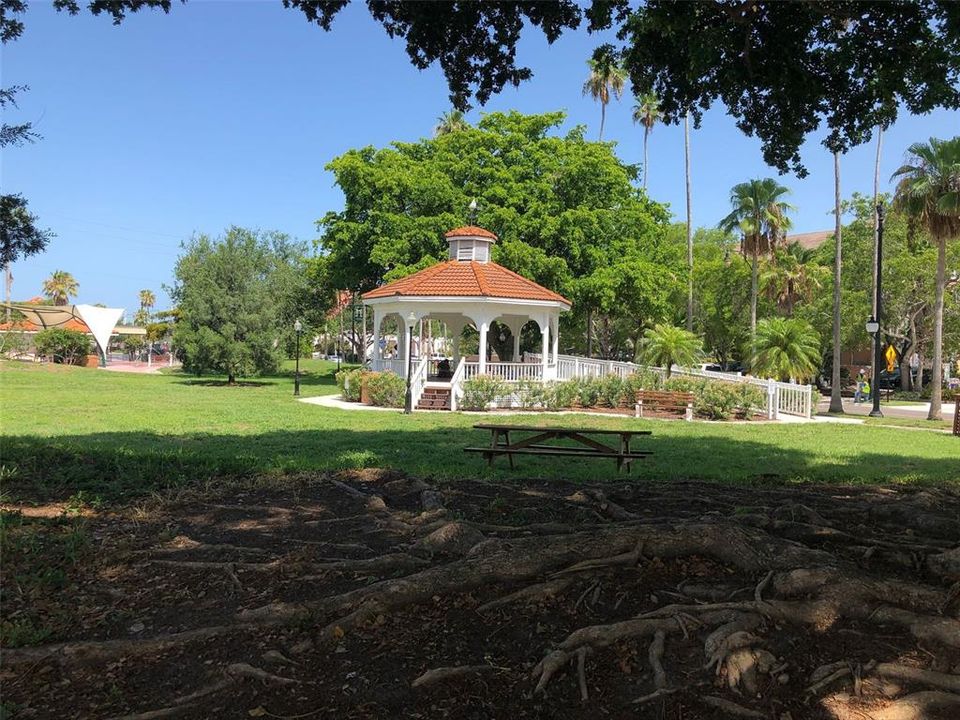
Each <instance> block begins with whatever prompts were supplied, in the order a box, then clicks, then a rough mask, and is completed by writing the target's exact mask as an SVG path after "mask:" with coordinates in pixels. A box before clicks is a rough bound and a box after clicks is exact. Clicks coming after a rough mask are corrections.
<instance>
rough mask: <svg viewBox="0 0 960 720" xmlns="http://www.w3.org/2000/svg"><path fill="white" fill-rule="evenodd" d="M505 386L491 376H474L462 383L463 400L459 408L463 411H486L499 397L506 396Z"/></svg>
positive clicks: (501, 381) (506, 388)
mask: <svg viewBox="0 0 960 720" xmlns="http://www.w3.org/2000/svg"><path fill="white" fill-rule="evenodd" d="M507 391H508V387H507V384H506V383H505V382H504V381H503V380H501V379H500V378H497V377H493V376H491V375H476V376H474V377H472V378H470V379H469V380H467V381H465V382H464V383H463V398H462V399H461V400H460V406H461V407H462V408H463V409H464V410H486V409H487V407H488V406H489V405H490V404H491V403H492V402H493V401H494V400H496V399H497V398H498V397H500V396H501V395H505V394H507Z"/></svg>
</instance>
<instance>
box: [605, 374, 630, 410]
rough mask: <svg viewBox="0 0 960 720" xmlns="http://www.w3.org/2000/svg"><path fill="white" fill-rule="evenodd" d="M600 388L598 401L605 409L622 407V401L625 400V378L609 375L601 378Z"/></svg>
mask: <svg viewBox="0 0 960 720" xmlns="http://www.w3.org/2000/svg"><path fill="white" fill-rule="evenodd" d="M599 384H600V388H599V393H598V396H599V397H598V399H599V400H600V404H601V405H602V406H603V407H608V408H617V407H620V401H621V400H622V399H623V391H624V386H625V383H624V381H623V378H621V377H619V376H618V375H607V376H606V377H603V378H600V383H599Z"/></svg>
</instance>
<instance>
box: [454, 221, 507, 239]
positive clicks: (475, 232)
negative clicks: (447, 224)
mask: <svg viewBox="0 0 960 720" xmlns="http://www.w3.org/2000/svg"><path fill="white" fill-rule="evenodd" d="M443 236H444V237H445V238H454V237H483V238H492V239H494V240H497V239H498V238H497V236H496V234H495V233H492V232H490V231H489V230H487V229H486V228H482V227H480V226H479V225H463V226H461V227H458V228H454V229H453V230H448V231H447V232H445V233H444V234H443Z"/></svg>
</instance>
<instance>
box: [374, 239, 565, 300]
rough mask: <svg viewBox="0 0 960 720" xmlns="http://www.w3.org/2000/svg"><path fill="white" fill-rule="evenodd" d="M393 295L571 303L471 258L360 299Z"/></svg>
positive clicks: (438, 266) (437, 267) (423, 272)
mask: <svg viewBox="0 0 960 720" xmlns="http://www.w3.org/2000/svg"><path fill="white" fill-rule="evenodd" d="M454 232H456V231H454ZM484 232H486V231H484ZM491 234H492V233H491ZM395 296H429V297H437V296H440V297H491V298H506V299H512V300H545V301H549V302H561V303H564V304H565V305H570V304H571V303H570V301H569V300H567V299H566V298H565V297H563V296H562V295H558V294H557V293H555V292H553V291H552V290H547V289H546V288H545V287H543V286H542V285H537V283H535V282H533V280H528V279H527V278H525V277H522V276H520V275H517V273H515V272H513V271H511V270H507V269H506V268H505V267H503V266H501V265H497V264H496V263H492V262H491V263H481V262H477V261H475V260H471V261H469V262H463V261H458V260H447V261H446V262H442V263H437V264H436V265H431V266H430V267H428V268H425V269H423V270H421V271H420V272H416V273H414V274H413V275H408V276H407V277H405V278H401V279H400V280H395V281H393V282H392V283H387V284H386V285H381V286H380V287H378V288H376V289H374V290H371V291H370V292H367V293H364V295H363V299H364V300H374V299H376V298H385V297H395Z"/></svg>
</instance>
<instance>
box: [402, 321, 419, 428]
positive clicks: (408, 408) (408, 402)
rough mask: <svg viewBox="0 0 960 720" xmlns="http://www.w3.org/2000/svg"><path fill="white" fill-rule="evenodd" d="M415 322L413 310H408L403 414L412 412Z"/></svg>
mask: <svg viewBox="0 0 960 720" xmlns="http://www.w3.org/2000/svg"><path fill="white" fill-rule="evenodd" d="M416 322H417V316H416V315H414V314H413V310H411V311H410V314H409V315H408V316H407V319H406V323H407V395H406V397H405V398H404V402H403V412H404V414H405V415H409V414H410V413H412V412H413V386H412V385H411V381H412V380H413V326H414V325H415V324H416Z"/></svg>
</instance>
